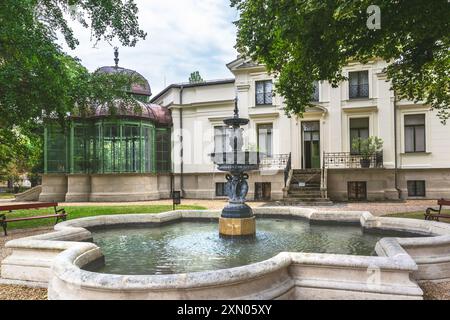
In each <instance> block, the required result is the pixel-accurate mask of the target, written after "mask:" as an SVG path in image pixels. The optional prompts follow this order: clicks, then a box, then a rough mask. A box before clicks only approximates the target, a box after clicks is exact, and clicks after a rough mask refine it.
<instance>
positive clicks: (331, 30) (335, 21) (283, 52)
mask: <svg viewBox="0 0 450 320" xmlns="http://www.w3.org/2000/svg"><path fill="white" fill-rule="evenodd" d="M231 3H232V6H235V7H236V8H237V9H238V10H239V11H240V19H239V21H237V26H238V41H237V48H238V50H239V51H240V52H241V53H242V54H244V55H246V56H249V57H251V58H252V59H253V60H255V61H258V62H261V63H264V64H265V65H266V66H267V68H268V70H269V71H270V72H272V73H274V74H275V75H276V76H277V78H278V80H277V86H276V87H277V92H278V93H279V94H281V95H282V96H284V98H285V101H286V104H287V110H286V111H287V113H288V114H302V113H303V112H304V111H305V108H306V107H307V106H310V97H311V95H312V93H313V82H314V81H318V80H328V81H329V82H330V83H331V84H332V85H333V86H337V85H338V84H339V83H340V82H341V81H343V80H345V78H344V77H343V76H342V68H343V67H344V66H345V65H346V64H347V63H348V62H349V61H351V60H353V61H360V62H363V63H364V62H367V61H368V60H369V59H372V58H374V57H378V58H381V59H384V60H386V61H388V62H390V65H389V67H388V68H387V70H386V73H387V76H388V79H389V80H391V81H392V86H393V89H394V90H395V92H396V94H397V96H398V97H399V98H401V99H409V100H414V101H424V102H425V103H427V104H429V105H430V106H431V107H432V108H434V109H435V110H437V111H438V115H439V117H440V118H441V119H442V120H443V121H445V120H446V119H448V118H449V116H450V113H449V108H450V107H449V106H450V50H449V49H450V33H449V30H450V3H449V2H448V1H446V0H430V1H422V0H397V1H392V0H379V1H376V2H373V1H372V0H360V1H353V0H340V1H337V0H289V1H288V0H231ZM372 4H375V5H377V6H379V7H380V9H381V29H379V30H370V29H368V27H367V19H368V17H369V15H368V14H367V8H368V7H369V6H370V5H372Z"/></svg>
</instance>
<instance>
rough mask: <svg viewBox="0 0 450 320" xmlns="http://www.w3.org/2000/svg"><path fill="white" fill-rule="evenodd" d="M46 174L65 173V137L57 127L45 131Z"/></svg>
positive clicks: (53, 126)
mask: <svg viewBox="0 0 450 320" xmlns="http://www.w3.org/2000/svg"><path fill="white" fill-rule="evenodd" d="M45 145H46V150H45V151H46V159H47V161H46V164H45V171H46V173H65V172H67V166H66V165H67V158H66V157H67V146H66V135H65V132H64V130H63V129H62V128H60V127H59V126H58V125H52V126H49V127H48V128H47V129H46V144H45Z"/></svg>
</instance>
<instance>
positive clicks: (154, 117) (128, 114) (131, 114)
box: [72, 101, 172, 126]
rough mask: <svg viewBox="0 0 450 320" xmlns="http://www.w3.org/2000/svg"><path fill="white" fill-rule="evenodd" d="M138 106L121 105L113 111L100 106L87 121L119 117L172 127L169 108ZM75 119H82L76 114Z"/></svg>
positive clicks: (141, 103)
mask: <svg viewBox="0 0 450 320" xmlns="http://www.w3.org/2000/svg"><path fill="white" fill-rule="evenodd" d="M137 104H138V105H126V106H124V105H119V106H117V108H116V109H115V110H114V111H112V110H111V108H110V107H108V106H107V105H99V106H97V107H95V108H93V109H92V111H91V113H90V114H89V115H87V116H86V117H85V118H86V119H95V118H107V117H111V116H117V117H122V118H136V119H143V120H150V121H152V122H154V123H156V124H159V125H163V126H171V125H172V114H171V112H170V110H169V109H168V108H165V107H162V106H159V105H156V104H152V103H144V102H141V101H137ZM72 117H73V118H80V116H78V115H77V113H76V112H75V113H74V115H73V116H72Z"/></svg>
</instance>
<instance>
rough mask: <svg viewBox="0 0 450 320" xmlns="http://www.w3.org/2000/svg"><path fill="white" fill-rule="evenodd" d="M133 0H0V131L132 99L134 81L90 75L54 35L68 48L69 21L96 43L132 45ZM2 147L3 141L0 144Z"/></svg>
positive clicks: (135, 36)
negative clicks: (114, 41)
mask: <svg viewBox="0 0 450 320" xmlns="http://www.w3.org/2000/svg"><path fill="white" fill-rule="evenodd" d="M137 11H138V9H137V7H136V5H135V3H134V2H133V0H128V1H122V0H102V1H96V0H2V1H1V2H0V25H1V28H0V114H1V116H0V129H2V130H12V129H13V128H18V127H26V126H28V125H30V124H32V123H34V122H36V121H45V119H48V118H49V117H53V118H55V117H57V118H59V119H60V120H61V123H64V121H63V120H64V118H65V117H66V116H67V115H68V113H70V112H71V111H73V109H74V108H77V110H78V111H79V112H81V113H83V112H89V110H90V108H91V107H92V106H93V105H96V104H108V105H117V101H125V100H132V97H130V96H129V95H127V94H126V92H124V90H123V89H124V87H127V86H130V85H131V83H132V82H133V81H135V79H130V77H128V76H126V75H123V74H114V75H105V74H95V73H94V74H91V73H89V72H88V70H87V69H86V68H84V67H83V66H82V65H81V63H80V62H79V61H78V60H77V59H75V58H73V57H71V56H69V55H68V54H66V53H64V52H63V51H62V48H61V47H60V46H59V45H58V44H57V43H56V41H57V32H60V33H61V34H62V35H63V38H64V39H65V41H66V42H67V44H68V46H69V47H70V48H72V49H73V48H75V47H76V46H77V44H78V40H77V39H76V38H75V36H74V34H73V31H72V29H71V28H70V26H69V22H68V21H67V20H68V19H73V20H76V21H78V22H79V23H81V25H82V26H84V27H86V28H90V31H91V37H92V39H93V40H94V41H100V40H102V39H105V40H107V41H110V40H112V39H114V38H118V39H119V41H120V42H121V43H122V44H123V45H125V46H134V45H135V43H136V41H138V40H139V39H145V37H146V34H145V32H143V31H142V30H140V29H139V25H138V21H137ZM0 142H2V143H3V141H0Z"/></svg>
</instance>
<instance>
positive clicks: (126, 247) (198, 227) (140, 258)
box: [88, 219, 386, 275]
mask: <svg viewBox="0 0 450 320" xmlns="http://www.w3.org/2000/svg"><path fill="white" fill-rule="evenodd" d="M256 225H257V233H256V237H255V238H253V239H248V238H247V239H229V238H222V237H220V236H219V233H218V224H217V222H178V223H173V224H170V225H165V226H161V227H148V228H123V229H111V230H102V231H94V232H93V236H94V243H96V244H97V245H98V246H99V247H100V248H101V250H102V252H103V254H104V255H105V265H104V266H102V267H96V268H93V267H89V268H88V269H90V270H91V271H96V272H102V273H111V274H123V275H138V274H141V275H150V274H174V273H187V272H197V271H207V270H217V269H226V268H232V267H238V266H243V265H247V264H251V263H255V262H259V261H263V260H266V259H269V258H272V257H274V256H275V255H277V254H278V253H280V252H283V251H287V252H316V253H338V254H350V255H365V256H370V255H376V253H375V244H376V242H377V241H378V240H379V239H381V238H382V237H385V236H386V235H379V234H367V233H364V232H363V231H362V229H361V228H360V227H358V226H348V225H327V226H324V225H310V224H309V221H307V220H287V219H286V220H285V219H258V220H257V223H256Z"/></svg>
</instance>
